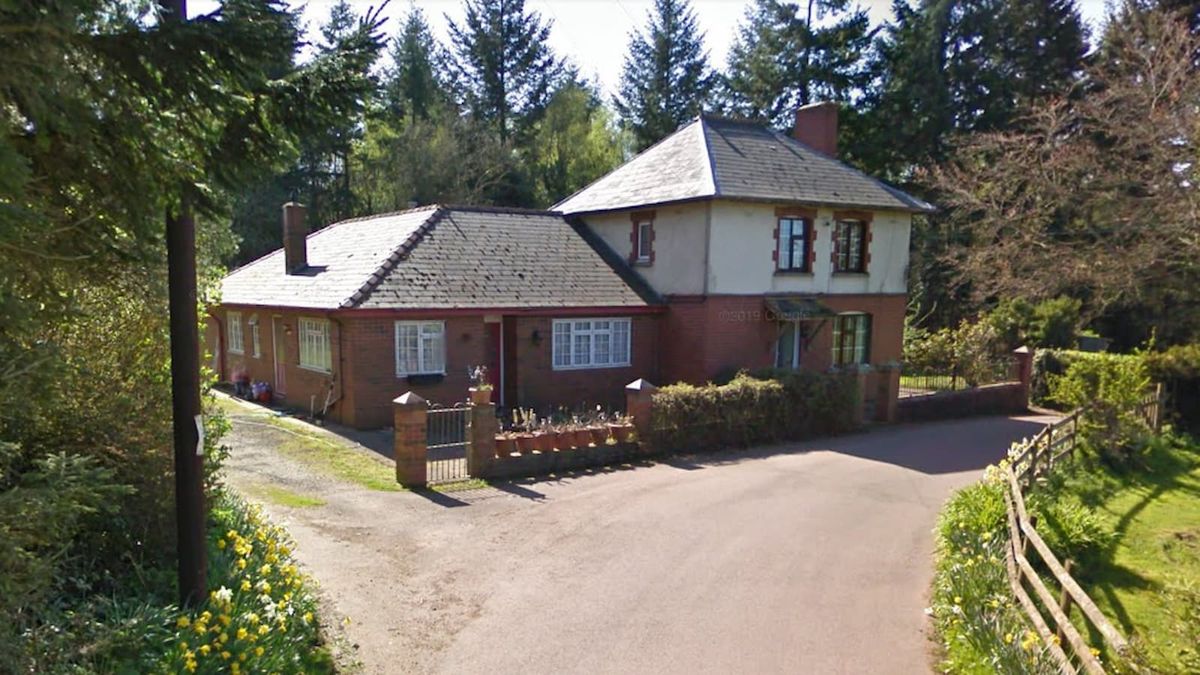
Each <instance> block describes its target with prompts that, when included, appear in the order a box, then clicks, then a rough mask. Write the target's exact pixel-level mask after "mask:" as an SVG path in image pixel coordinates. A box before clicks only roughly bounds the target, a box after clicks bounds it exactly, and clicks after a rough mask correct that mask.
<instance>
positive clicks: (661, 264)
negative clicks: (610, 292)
mask: <svg viewBox="0 0 1200 675" xmlns="http://www.w3.org/2000/svg"><path fill="white" fill-rule="evenodd" d="M648 210H653V211H654V264H653V265H636V266H635V267H634V269H635V270H636V271H637V272H638V274H641V275H642V277H643V278H644V279H645V280H646V282H647V283H649V284H650V286H651V287H653V288H654V290H656V291H658V292H659V293H661V294H663V295H699V294H701V293H704V273H705V271H704V259H705V249H706V245H707V237H708V218H709V202H692V203H688V204H678V205H673V206H660V207H658V208H654V209H648ZM631 213H632V212H630V211H619V212H616V213H607V214H597V215H591V216H585V217H584V218H583V220H584V222H586V223H587V224H588V226H589V227H591V228H592V230H593V231H595V232H596V233H597V234H599V235H600V237H601V238H602V239H604V241H605V242H606V243H607V244H608V245H609V246H610V247H612V249H613V250H614V251H616V252H617V254H618V255H620V256H621V257H622V258H624V259H625V260H629V257H630V255H631V253H632V252H633V240H632V239H631V237H630V235H631V234H632V233H633V221H631V220H630V214H631ZM768 234H769V233H768Z"/></svg>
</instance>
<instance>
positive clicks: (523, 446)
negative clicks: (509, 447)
mask: <svg viewBox="0 0 1200 675" xmlns="http://www.w3.org/2000/svg"><path fill="white" fill-rule="evenodd" d="M537 442H538V441H537V439H536V438H535V437H534V435H533V434H530V433H524V434H517V450H520V451H521V454H522V455H528V454H529V453H531V452H533V451H534V450H536V449H537Z"/></svg>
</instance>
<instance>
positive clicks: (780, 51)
mask: <svg viewBox="0 0 1200 675" xmlns="http://www.w3.org/2000/svg"><path fill="white" fill-rule="evenodd" d="M814 21H820V23H819V24H815V23H814ZM873 36H874V31H873V30H872V29H871V22H870V19H869V17H868V16H867V12H866V10H865V9H862V8H861V7H860V6H852V5H851V3H850V2H848V1H847V0H806V1H805V2H799V3H796V2H781V1H780V0H757V2H755V3H754V5H753V6H752V7H751V8H750V9H748V10H747V12H746V19H745V22H744V23H743V24H742V25H741V26H739V27H738V34H737V39H736V41H735V42H734V44H733V46H732V47H730V50H729V70H728V72H727V74H726V76H725V97H726V99H727V101H726V104H727V105H728V106H729V107H730V108H731V109H732V110H733V111H735V112H737V113H738V114H741V115H745V116H749V117H758V118H765V119H767V120H770V121H771V122H772V123H773V124H774V125H775V126H776V127H777V128H780V129H790V128H791V127H792V124H793V121H794V119H793V118H794V115H795V112H796V108H798V107H799V106H802V105H807V104H809V103H815V102H817V101H841V102H850V100H851V97H852V96H853V95H855V94H856V93H857V92H858V91H860V90H862V89H864V88H865V87H866V86H867V85H868V84H869V82H870V79H871V72H870V70H869V68H868V65H869V64H868V60H867V54H868V53H869V51H870V49H871V40H872V38H873ZM844 112H845V113H846V114H847V115H848V114H849V113H850V112H851V111H850V110H849V108H848V107H847V109H846V110H845V111H844ZM846 121H851V118H849V117H847V119H845V120H843V123H844V122H846Z"/></svg>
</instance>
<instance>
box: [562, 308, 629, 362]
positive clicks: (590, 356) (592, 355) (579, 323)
mask: <svg viewBox="0 0 1200 675" xmlns="http://www.w3.org/2000/svg"><path fill="white" fill-rule="evenodd" d="M597 322H599V323H602V324H607V325H606V327H604V328H597V327H596V325H595V324H596V323H597ZM551 323H552V326H551V331H550V333H551V336H552V337H551V340H550V343H551V349H550V363H551V365H552V367H553V369H554V370H590V369H597V368H626V367H628V366H629V365H630V364H631V363H632V359H633V320H632V319H630V318H628V317H591V318H579V319H554V321H553V322H551ZM619 327H623V330H621V328H619ZM619 333H624V341H623V343H622V344H620V345H618V340H619V335H618V334H619ZM598 337H604V338H606V342H607V344H608V350H607V356H606V357H602V354H604V352H603V351H602V350H601V349H598V346H599V345H600V344H601V341H600V340H598V339H597V338H598ZM583 338H586V343H587V348H586V350H580V349H579V346H580V342H581V340H582V339H583ZM563 340H565V343H564V342H563ZM618 346H620V347H623V348H624V352H625V358H624V359H622V360H613V352H614V351H618V349H617V347H618ZM563 356H565V357H566V362H565V363H560V358H559V357H563ZM603 358H606V359H607V360H602V359H603Z"/></svg>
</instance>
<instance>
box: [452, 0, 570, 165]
mask: <svg viewBox="0 0 1200 675" xmlns="http://www.w3.org/2000/svg"><path fill="white" fill-rule="evenodd" d="M464 8H465V10H466V12H465V13H466V17H465V19H464V22H463V24H462V25H461V26H460V25H459V24H457V23H455V22H454V21H452V20H449V19H447V20H448V21H449V23H450V34H451V35H452V36H453V40H454V44H455V45H456V49H455V57H456V58H455V69H456V71H457V72H456V75H457V76H458V77H459V78H460V80H461V85H460V86H461V87H462V89H463V92H462V97H463V99H464V104H465V107H466V108H467V110H469V111H470V112H471V113H472V115H474V117H475V118H476V119H479V120H484V121H487V122H489V123H491V124H492V126H493V127H494V128H495V130H496V133H497V135H498V136H499V138H500V140H501V141H502V142H503V141H507V140H508V139H509V137H510V136H512V135H514V134H515V135H517V136H521V135H523V134H524V133H525V132H526V131H527V130H528V129H529V128H530V126H531V125H532V124H533V123H534V122H536V121H537V119H538V118H539V117H540V115H541V114H542V112H543V111H545V109H546V105H547V104H548V103H549V101H550V96H551V94H552V93H553V91H554V89H555V87H556V85H557V84H558V83H559V81H560V79H561V77H562V75H563V73H564V66H563V63H562V61H561V60H560V59H559V58H558V57H557V56H555V55H554V52H553V51H552V50H551V49H550V46H549V44H548V40H549V37H550V27H551V25H552V22H550V21H543V20H542V17H541V15H540V14H538V13H537V12H534V11H526V9H525V0H465V1H464Z"/></svg>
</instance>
